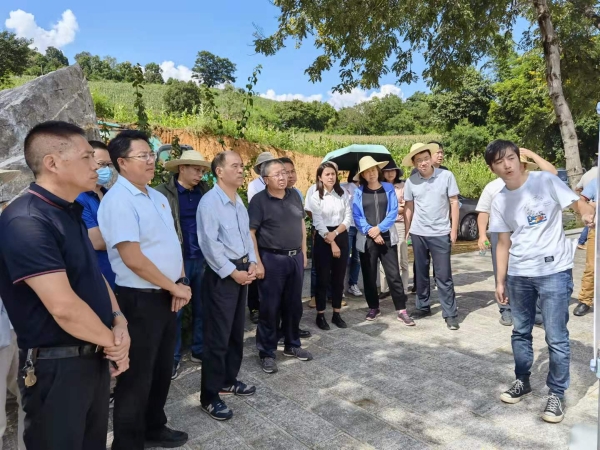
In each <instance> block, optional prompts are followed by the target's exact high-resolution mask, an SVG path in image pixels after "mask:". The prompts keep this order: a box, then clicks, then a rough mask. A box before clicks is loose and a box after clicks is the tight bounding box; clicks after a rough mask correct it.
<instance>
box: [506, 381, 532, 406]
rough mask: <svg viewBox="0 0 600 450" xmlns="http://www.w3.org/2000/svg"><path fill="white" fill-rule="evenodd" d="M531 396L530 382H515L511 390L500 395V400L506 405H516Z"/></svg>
mask: <svg viewBox="0 0 600 450" xmlns="http://www.w3.org/2000/svg"><path fill="white" fill-rule="evenodd" d="M529 394H531V385H530V384H529V381H521V380H515V381H514V383H513V384H512V386H511V387H510V389H509V390H508V391H506V392H503V393H502V394H501V395H500V400H502V401H503V402H504V403H510V404H511V405H514V404H515V403H519V402H520V401H521V399H522V398H523V397H525V396H526V395H529Z"/></svg>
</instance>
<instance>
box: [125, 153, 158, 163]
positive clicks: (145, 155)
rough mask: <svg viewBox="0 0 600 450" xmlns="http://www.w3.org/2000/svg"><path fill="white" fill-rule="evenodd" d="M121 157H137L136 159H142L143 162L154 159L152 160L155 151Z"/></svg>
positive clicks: (154, 158) (154, 156) (154, 157)
mask: <svg viewBox="0 0 600 450" xmlns="http://www.w3.org/2000/svg"><path fill="white" fill-rule="evenodd" d="M123 159H137V160H138V161H144V162H148V161H150V160H152V161H154V160H156V153H154V152H150V153H141V154H139V155H132V156H124V157H123Z"/></svg>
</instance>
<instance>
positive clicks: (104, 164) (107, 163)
mask: <svg viewBox="0 0 600 450" xmlns="http://www.w3.org/2000/svg"><path fill="white" fill-rule="evenodd" d="M96 164H98V167H100V168H101V169H104V168H106V167H108V168H109V169H112V168H113V167H114V166H113V163H111V162H104V161H102V162H96Z"/></svg>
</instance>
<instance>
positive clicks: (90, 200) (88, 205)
mask: <svg viewBox="0 0 600 450" xmlns="http://www.w3.org/2000/svg"><path fill="white" fill-rule="evenodd" d="M101 191H102V193H103V194H106V192H107V191H106V189H104V188H101ZM76 201H77V203H79V204H81V206H83V213H82V215H81V218H82V219H83V223H85V226H86V227H87V229H88V230H90V229H92V228H96V227H99V225H98V208H100V197H98V194H96V193H95V192H94V191H90V192H82V193H81V194H79V197H77V200H76ZM96 256H97V257H98V265H99V266H100V271H101V272H102V275H104V278H106V281H108V284H110V287H111V288H113V289H114V288H115V273H114V272H113V271H112V268H111V267H110V262H109V261H108V252H107V251H106V250H96Z"/></svg>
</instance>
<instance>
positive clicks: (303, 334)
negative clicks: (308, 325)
mask: <svg viewBox="0 0 600 450" xmlns="http://www.w3.org/2000/svg"><path fill="white" fill-rule="evenodd" d="M298 334H299V335H300V339H308V338H309V337H311V336H312V333H311V332H310V331H308V330H301V329H298Z"/></svg>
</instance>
